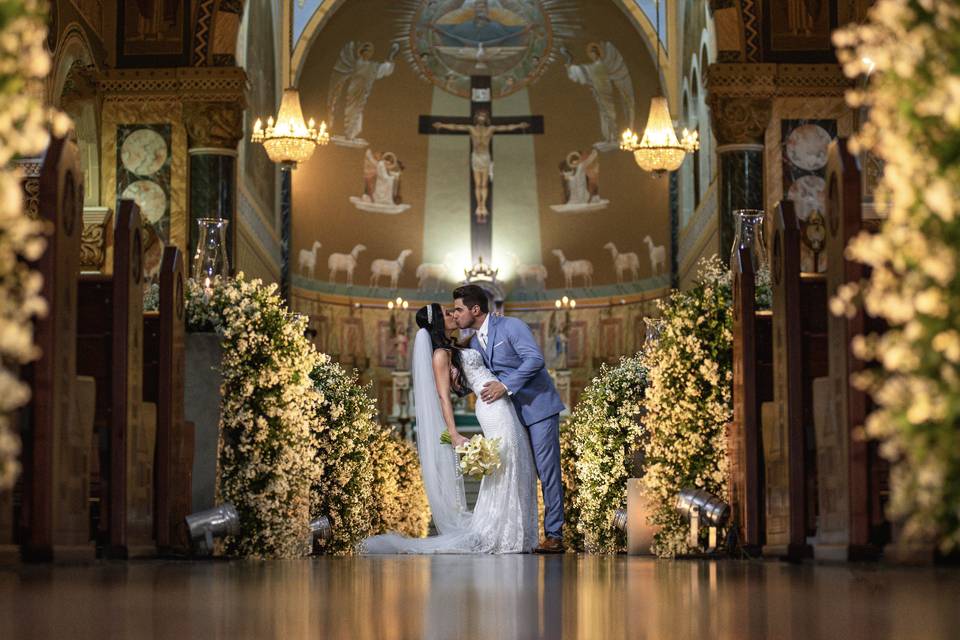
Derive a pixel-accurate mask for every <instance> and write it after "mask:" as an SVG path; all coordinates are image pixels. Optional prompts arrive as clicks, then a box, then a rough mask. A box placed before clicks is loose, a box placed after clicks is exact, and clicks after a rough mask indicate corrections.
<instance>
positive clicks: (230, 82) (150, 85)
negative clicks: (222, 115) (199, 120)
mask: <svg viewBox="0 0 960 640" xmlns="http://www.w3.org/2000/svg"><path fill="white" fill-rule="evenodd" d="M246 85H247V72H246V71H244V70H243V69H242V68H240V67H199V68H191V67H180V68H176V69H111V70H108V71H104V72H103V73H101V74H99V77H98V79H97V86H98V88H99V89H100V92H101V93H103V94H104V100H105V101H108V102H140V101H143V100H145V99H147V98H151V97H154V96H158V95H160V96H164V97H165V98H168V99H170V100H175V101H178V102H179V101H191V102H203V101H212V102H237V103H239V105H240V106H241V107H242V106H243V105H244V104H245V103H246V99H245V96H246Z"/></svg>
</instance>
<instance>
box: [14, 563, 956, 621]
mask: <svg viewBox="0 0 960 640" xmlns="http://www.w3.org/2000/svg"><path fill="white" fill-rule="evenodd" d="M958 603H960V572H958V571H956V570H948V569H940V570H931V569H893V568H888V567H880V566H872V565H861V566H816V567H815V566H792V565H786V564H780V563H775V562H768V563H764V562H732V561H731V562H694V561H675V562H666V561H661V562H658V561H655V560H651V559H642V558H626V557H622V556H620V557H614V558H600V557H589V556H575V555H572V554H571V555H567V556H564V557H538V556H499V557H469V556H439V557H413V556H410V557H406V556H404V557H377V558H322V559H317V560H303V561H289V562H196V563H188V562H131V563H102V564H96V565H92V566H86V567H60V568H51V567H46V566H25V567H17V568H7V569H2V568H0V638H38V639H39V638H177V639H186V638H195V637H196V638H201V637H202V638H216V639H221V638H222V639H230V640H234V639H238V638H277V639H284V640H286V639H291V638H351V639H352V638H383V639H387V640H390V639H398V640H402V639H407V638H429V639H438V640H447V639H449V638H491V639H495V640H502V639H507V638H551V639H553V638H589V639H593V638H610V639H620V638H624V639H625V638H655V639H661V638H707V637H711V638H721V639H724V638H731V639H732V638H736V639H738V640H739V639H743V638H785V639H793V638H796V639H800V638H803V639H804V640H807V639H810V638H844V639H857V638H870V639H871V640H872V639H876V638H898V639H900V638H948V637H957V635H956V634H957V629H958V628H960V607H958V606H957V605H958Z"/></svg>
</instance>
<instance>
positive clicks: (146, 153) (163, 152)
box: [120, 129, 169, 176]
mask: <svg viewBox="0 0 960 640" xmlns="http://www.w3.org/2000/svg"><path fill="white" fill-rule="evenodd" d="M168 155H169V153H168V151H167V143H166V141H165V140H164V139H163V136H161V135H160V134H159V133H157V132H156V131H154V130H152V129H137V130H136V131H134V132H133V133H131V134H130V135H128V136H127V137H126V139H124V141H123V144H122V145H121V146H120V162H122V163H123V166H124V168H125V169H126V170H127V171H130V172H131V173H135V174H137V175H138V176H149V175H151V174H154V173H156V172H157V171H159V170H160V167H162V166H163V163H164V162H166V161H167V156H168Z"/></svg>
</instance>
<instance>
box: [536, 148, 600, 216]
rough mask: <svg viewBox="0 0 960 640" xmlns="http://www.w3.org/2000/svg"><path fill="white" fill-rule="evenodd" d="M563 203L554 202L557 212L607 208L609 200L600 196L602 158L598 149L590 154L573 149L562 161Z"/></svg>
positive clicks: (577, 211) (578, 211)
mask: <svg viewBox="0 0 960 640" xmlns="http://www.w3.org/2000/svg"><path fill="white" fill-rule="evenodd" d="M560 178H561V179H562V181H563V196H564V203H563V204H552V205H550V208H551V209H553V210H554V211H556V212H557V213H580V212H584V211H599V210H601V209H606V208H607V205H608V204H610V201H609V200H605V199H603V198H601V197H600V159H599V153H598V152H597V150H596V149H592V150H591V151H590V153H589V154H587V155H586V157H584V154H583V153H581V152H579V151H571V152H570V153H568V154H567V157H566V158H565V159H564V160H563V162H561V163H560Z"/></svg>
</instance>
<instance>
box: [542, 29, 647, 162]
mask: <svg viewBox="0 0 960 640" xmlns="http://www.w3.org/2000/svg"><path fill="white" fill-rule="evenodd" d="M560 53H561V54H563V57H564V59H565V61H566V62H565V64H566V67H567V77H569V78H570V80H572V81H573V82H576V83H577V84H583V85H588V86H589V87H590V89H591V90H592V91H593V97H594V99H595V100H596V101H597V111H598V112H599V114H600V131H601V132H602V134H603V140H601V141H599V142H597V143H595V144H594V145H593V146H594V147H595V148H597V149H599V150H600V151H611V150H613V149H618V148H619V147H620V131H621V130H622V129H626V128H628V127H629V128H631V129H632V128H633V117H634V112H633V105H634V96H633V81H632V80H631V78H630V71H629V70H628V69H627V63H626V62H624V60H623V56H622V55H620V52H619V51H617V48H616V47H614V46H613V43H612V42H591V43H590V44H588V45H587V57H588V58H589V59H590V62H588V63H586V64H573V56H572V55H571V54H570V51H568V50H567V48H566V47H561V48H560ZM617 94H619V97H620V112H621V116H622V117H623V120H624V122H623V124H622V126H619V127H618V126H617Z"/></svg>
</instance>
